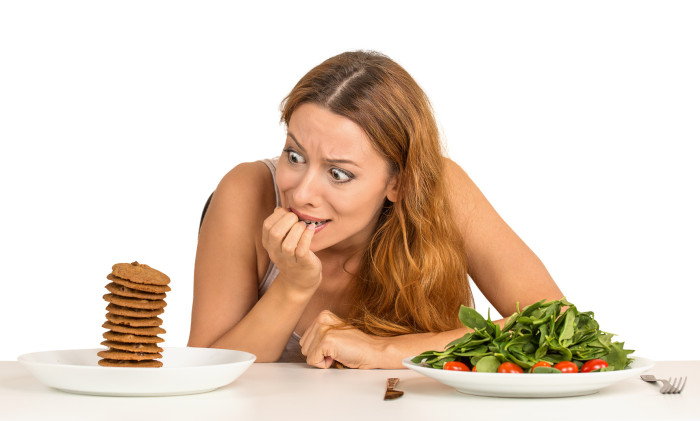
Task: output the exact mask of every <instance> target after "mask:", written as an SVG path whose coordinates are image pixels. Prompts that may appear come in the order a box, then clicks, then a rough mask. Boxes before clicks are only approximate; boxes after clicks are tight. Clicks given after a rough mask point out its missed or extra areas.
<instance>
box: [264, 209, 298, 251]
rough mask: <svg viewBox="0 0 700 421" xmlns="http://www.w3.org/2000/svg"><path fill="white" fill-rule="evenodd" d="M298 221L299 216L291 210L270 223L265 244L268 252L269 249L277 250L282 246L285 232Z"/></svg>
mask: <svg viewBox="0 0 700 421" xmlns="http://www.w3.org/2000/svg"><path fill="white" fill-rule="evenodd" d="M298 221H299V218H298V217H297V216H296V215H295V214H293V213H292V212H287V213H286V214H284V215H282V216H281V217H280V218H279V219H278V220H277V221H275V222H274V224H272V226H271V227H270V228H269V229H268V231H267V244H266V246H267V247H269V248H267V247H266V248H267V250H268V252H269V251H271V250H275V251H278V250H280V249H281V247H282V242H283V241H284V239H285V237H286V236H287V233H289V230H290V229H291V228H292V226H293V225H294V224H296V223H297V222H298Z"/></svg>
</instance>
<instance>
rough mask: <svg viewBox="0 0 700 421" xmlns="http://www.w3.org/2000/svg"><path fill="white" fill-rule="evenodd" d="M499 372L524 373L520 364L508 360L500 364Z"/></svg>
mask: <svg viewBox="0 0 700 421" xmlns="http://www.w3.org/2000/svg"><path fill="white" fill-rule="evenodd" d="M498 372H499V373H522V372H523V369H522V368H520V366H519V365H517V364H515V363H512V362H510V361H506V362H504V363H502V364H501V365H499V366H498Z"/></svg>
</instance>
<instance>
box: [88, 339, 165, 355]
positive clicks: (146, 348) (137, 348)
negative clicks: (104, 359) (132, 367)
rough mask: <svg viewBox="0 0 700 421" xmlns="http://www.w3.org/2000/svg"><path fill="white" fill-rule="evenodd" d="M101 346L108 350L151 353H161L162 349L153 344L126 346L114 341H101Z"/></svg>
mask: <svg viewBox="0 0 700 421" xmlns="http://www.w3.org/2000/svg"><path fill="white" fill-rule="evenodd" d="M102 345H104V346H106V347H109V348H114V349H120V350H122V351H131V352H151V353H156V352H163V348H161V347H159V346H158V345H155V344H126V343H122V342H116V341H102Z"/></svg>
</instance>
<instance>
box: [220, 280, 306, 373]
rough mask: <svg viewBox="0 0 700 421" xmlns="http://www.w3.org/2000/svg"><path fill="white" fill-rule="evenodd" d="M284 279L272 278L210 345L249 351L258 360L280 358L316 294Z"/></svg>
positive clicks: (267, 360) (265, 360)
mask: <svg viewBox="0 0 700 421" xmlns="http://www.w3.org/2000/svg"><path fill="white" fill-rule="evenodd" d="M282 276H284V275H282V274H280V275H279V277H282ZM281 281H282V280H281V279H277V280H276V282H273V283H272V285H271V286H270V288H269V289H268V290H267V292H266V293H265V294H264V295H263V296H262V297H261V298H260V300H258V302H257V303H256V304H255V306H254V307H253V308H252V309H251V310H250V311H249V312H248V314H246V316H245V317H243V319H241V320H240V321H239V322H238V323H237V324H236V325H235V326H233V327H232V328H231V329H229V330H228V331H226V333H224V334H223V335H222V336H220V337H219V338H218V339H217V340H216V341H214V342H213V343H212V344H210V345H209V347H210V348H225V349H236V350H240V351H246V352H250V353H252V354H255V356H256V357H257V358H256V361H257V362H272V361H277V360H278V359H279V357H280V356H281V355H282V352H283V351H284V348H285V346H286V345H287V341H288V340H289V337H290V336H291V335H292V332H294V328H295V327H296V325H297V323H298V322H299V318H300V317H301V315H302V313H303V312H304V309H305V308H306V305H307V304H308V302H309V300H310V299H311V297H312V296H313V294H314V290H308V291H299V290H292V289H290V288H287V287H286V284H287V283H286V282H281Z"/></svg>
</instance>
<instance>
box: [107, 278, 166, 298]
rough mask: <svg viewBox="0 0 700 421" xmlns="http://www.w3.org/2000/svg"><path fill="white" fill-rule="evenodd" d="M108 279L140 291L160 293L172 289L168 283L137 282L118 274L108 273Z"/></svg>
mask: <svg viewBox="0 0 700 421" xmlns="http://www.w3.org/2000/svg"><path fill="white" fill-rule="evenodd" d="M107 279H109V280H110V281H112V282H114V283H115V284H119V285H124V286H125V287H127V288H131V289H137V290H139V291H146V292H154V293H159V294H160V293H164V292H168V291H170V287H169V286H167V285H148V284H137V283H136V282H131V281H129V280H128V279H122V278H120V277H118V276H114V275H113V274H111V273H110V274H109V275H107Z"/></svg>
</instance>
